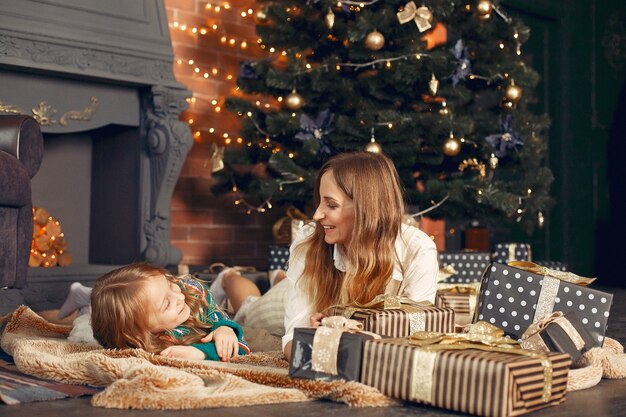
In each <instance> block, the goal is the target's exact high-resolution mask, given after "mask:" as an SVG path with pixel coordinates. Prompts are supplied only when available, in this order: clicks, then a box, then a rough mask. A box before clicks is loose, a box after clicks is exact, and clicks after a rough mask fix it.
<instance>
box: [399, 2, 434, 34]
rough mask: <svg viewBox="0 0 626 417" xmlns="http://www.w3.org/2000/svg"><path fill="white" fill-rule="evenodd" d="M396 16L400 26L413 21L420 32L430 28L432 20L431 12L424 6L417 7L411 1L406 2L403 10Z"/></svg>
mask: <svg viewBox="0 0 626 417" xmlns="http://www.w3.org/2000/svg"><path fill="white" fill-rule="evenodd" d="M396 15H397V16H398V21H399V22H400V24H402V25H403V24H405V23H407V22H410V21H411V20H414V21H415V24H416V25H417V28H418V29H419V31H420V32H424V31H425V30H428V29H430V28H431V27H432V26H431V24H430V23H431V22H432V20H433V14H432V12H431V11H430V10H429V9H428V7H426V6H421V7H417V6H416V5H415V3H414V2H412V1H410V2H408V3H407V4H406V5H405V6H404V9H403V10H402V11H400V12H398V13H396Z"/></svg>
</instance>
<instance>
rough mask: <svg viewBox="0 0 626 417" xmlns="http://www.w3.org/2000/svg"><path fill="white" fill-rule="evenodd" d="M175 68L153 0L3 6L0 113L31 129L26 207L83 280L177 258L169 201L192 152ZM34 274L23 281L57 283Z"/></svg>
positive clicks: (21, 1)
mask: <svg viewBox="0 0 626 417" xmlns="http://www.w3.org/2000/svg"><path fill="white" fill-rule="evenodd" d="M172 61H173V54H172V50H171V44H170V39H169V32H168V25H167V19H166V16H165V9H164V6H163V4H162V2H161V1H160V0H136V1H131V2H127V1H124V0H108V1H106V2H102V1H96V0H8V1H5V2H3V7H2V10H0V112H8V113H25V114H30V115H32V116H34V117H35V118H36V119H37V120H38V121H39V123H40V125H41V128H42V131H43V133H44V160H43V164H42V167H41V169H40V171H39V172H38V174H37V175H36V176H35V178H34V180H33V204H34V205H35V206H41V207H44V208H46V209H47V210H48V211H49V213H50V215H52V216H53V217H54V218H55V219H57V220H59V221H60V223H61V227H62V228H63V231H64V233H65V235H66V240H67V242H68V245H69V246H68V249H69V251H70V252H71V253H72V254H73V266H74V267H75V268H78V270H80V271H81V274H83V275H85V274H87V275H89V273H88V272H85V271H89V268H90V266H93V268H95V270H97V272H96V273H99V272H100V271H101V268H100V269H98V267H97V266H102V265H105V266H106V265H119V264H125V263H128V262H132V261H146V262H150V263H153V264H155V265H160V266H168V265H175V264H177V263H178V262H179V261H180V259H181V254H180V251H179V250H178V249H177V248H175V247H173V246H172V245H171V244H170V199H171V195H172V192H173V189H174V186H175V185H176V181H177V179H178V175H179V173H180V169H181V167H182V164H183V162H184V160H185V157H186V155H187V153H188V152H189V150H190V149H191V146H192V144H193V139H192V137H191V132H190V130H189V127H188V125H187V124H186V123H183V122H180V121H179V120H178V117H179V115H180V113H181V112H182V111H183V110H184V109H185V108H186V107H187V101H186V99H187V98H189V97H190V96H191V94H190V92H189V91H188V90H187V89H186V88H185V87H184V86H182V85H181V84H179V83H178V82H176V80H175V79H174V75H173V69H172ZM41 269H42V268H33V271H32V275H33V276H36V277H38V276H41V275H42V274H44V275H46V274H49V275H52V276H57V275H59V274H63V272H60V271H59V270H60V269H63V268H57V269H56V270H55V271H54V272H47V271H42V270H41ZM35 270H36V271H35ZM75 270H76V269H75ZM67 274H69V275H71V274H72V273H71V272H69V270H68V272H67ZM30 275H31V274H30V273H29V279H30Z"/></svg>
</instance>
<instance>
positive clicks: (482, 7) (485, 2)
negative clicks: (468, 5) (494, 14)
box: [476, 0, 493, 19]
mask: <svg viewBox="0 0 626 417" xmlns="http://www.w3.org/2000/svg"><path fill="white" fill-rule="evenodd" d="M492 10H493V5H492V4H491V2H490V1H489V0H479V1H478V3H476V13H478V15H479V16H480V17H481V19H489V18H490V17H491V11H492Z"/></svg>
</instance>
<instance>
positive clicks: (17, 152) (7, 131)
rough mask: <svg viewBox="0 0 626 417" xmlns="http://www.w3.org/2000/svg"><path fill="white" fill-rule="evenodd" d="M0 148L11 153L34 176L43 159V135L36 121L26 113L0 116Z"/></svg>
mask: <svg viewBox="0 0 626 417" xmlns="http://www.w3.org/2000/svg"><path fill="white" fill-rule="evenodd" d="M0 150H2V151H4V152H6V153H8V154H10V155H13V156H14V157H15V158H17V159H18V160H19V161H20V162H21V163H22V164H23V165H24V167H25V168H26V171H27V172H28V175H29V178H32V177H34V176H35V174H36V173H37V171H38V170H39V167H40V166H41V160H42V159H43V135H42V133H41V129H40V127H39V124H38V123H37V121H36V120H35V119H34V118H32V117H31V116H26V115H14V114H10V115H1V116H0Z"/></svg>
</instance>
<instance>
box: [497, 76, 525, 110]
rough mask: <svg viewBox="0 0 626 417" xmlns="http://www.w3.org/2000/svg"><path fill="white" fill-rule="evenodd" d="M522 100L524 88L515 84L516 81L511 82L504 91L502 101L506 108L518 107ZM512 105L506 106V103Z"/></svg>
mask: <svg viewBox="0 0 626 417" xmlns="http://www.w3.org/2000/svg"><path fill="white" fill-rule="evenodd" d="M521 98H522V88H521V87H520V86H519V85H516V84H515V80H511V83H510V84H509V85H507V86H506V87H505V89H504V96H503V97H502V100H503V101H504V102H505V106H507V107H512V106H514V105H516V104H517V103H518V102H519V101H520V99H521ZM507 102H508V103H512V104H506V103H507Z"/></svg>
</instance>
